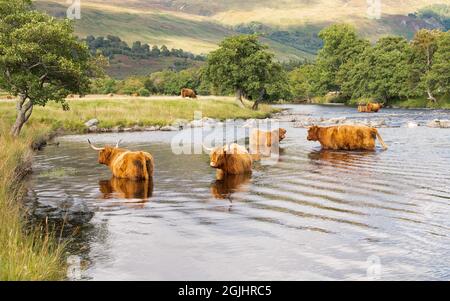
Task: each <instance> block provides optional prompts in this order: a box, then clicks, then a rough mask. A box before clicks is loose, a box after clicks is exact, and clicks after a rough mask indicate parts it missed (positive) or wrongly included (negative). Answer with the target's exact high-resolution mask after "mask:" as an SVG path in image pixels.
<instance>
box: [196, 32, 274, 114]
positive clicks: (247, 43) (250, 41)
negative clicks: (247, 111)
mask: <svg viewBox="0 0 450 301" xmlns="http://www.w3.org/2000/svg"><path fill="white" fill-rule="evenodd" d="M273 64H274V63H273V54H272V53H269V52H267V46H265V45H261V44H260V43H259V41H258V37H257V36H256V35H238V36H232V37H228V38H226V39H224V40H223V41H222V42H221V43H220V45H219V49H217V50H215V51H213V52H211V53H210V54H209V55H208V59H207V64H206V67H205V69H204V72H205V74H204V76H205V78H206V79H207V80H209V81H210V82H211V83H212V84H213V85H215V86H217V87H221V88H229V89H233V90H234V91H235V95H236V102H237V104H238V105H239V106H240V107H243V106H244V103H243V101H242V96H243V95H244V94H245V95H251V94H254V93H255V91H258V93H261V95H262V94H263V93H264V91H262V90H263V89H264V85H265V84H266V83H267V82H268V80H269V78H270V76H271V72H270V70H271V69H273V68H272V67H273V66H274V65H273Z"/></svg>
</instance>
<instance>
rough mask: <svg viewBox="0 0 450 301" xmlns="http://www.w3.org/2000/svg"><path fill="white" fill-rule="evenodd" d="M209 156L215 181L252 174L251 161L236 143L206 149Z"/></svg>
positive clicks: (242, 148) (246, 152)
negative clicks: (214, 169)
mask: <svg viewBox="0 0 450 301" xmlns="http://www.w3.org/2000/svg"><path fill="white" fill-rule="evenodd" d="M206 149H207V150H208V151H209V152H210V154H209V157H210V159H211V162H210V166H211V167H213V168H216V169H217V171H216V179H217V180H222V179H223V178H224V176H226V175H239V174H245V173H251V172H252V164H253V160H252V157H251V156H250V154H249V153H248V151H247V150H246V149H245V147H243V146H240V145H238V144H236V143H232V144H230V145H225V146H218V147H215V148H210V149H208V148H206Z"/></svg>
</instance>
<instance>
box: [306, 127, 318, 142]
mask: <svg viewBox="0 0 450 301" xmlns="http://www.w3.org/2000/svg"><path fill="white" fill-rule="evenodd" d="M317 140H319V127H318V126H317V125H313V126H311V127H310V128H309V129H308V141H317Z"/></svg>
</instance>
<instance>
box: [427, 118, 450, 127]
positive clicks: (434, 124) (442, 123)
mask: <svg viewBox="0 0 450 301" xmlns="http://www.w3.org/2000/svg"><path fill="white" fill-rule="evenodd" d="M427 126H428V127H431V128H442V129H448V128H450V120H447V119H445V120H439V119H435V120H433V121H430V122H428V123H427Z"/></svg>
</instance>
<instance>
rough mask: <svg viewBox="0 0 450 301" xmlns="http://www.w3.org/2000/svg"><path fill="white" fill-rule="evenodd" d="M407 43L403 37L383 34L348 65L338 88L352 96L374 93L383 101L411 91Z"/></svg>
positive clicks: (368, 95)
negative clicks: (343, 79)
mask: <svg viewBox="0 0 450 301" xmlns="http://www.w3.org/2000/svg"><path fill="white" fill-rule="evenodd" d="M410 56H411V47H410V45H409V44H408V41H407V40H406V39H405V38H403V37H385V38H382V39H380V40H379V41H378V42H377V43H376V45H375V46H374V47H370V48H367V49H366V50H365V51H364V52H363V53H362V54H361V55H360V57H359V59H358V60H356V61H355V62H354V63H353V64H351V65H347V67H351V68H349V69H345V68H343V69H342V72H344V73H346V74H347V77H346V81H345V82H343V83H342V91H343V93H344V94H345V95H349V96H350V97H352V98H358V97H374V98H379V99H382V100H383V101H387V100H389V99H392V98H397V97H406V96H409V95H410V94H411V90H410V88H409V86H408V80H409V77H410V69H409V67H408V66H409V64H408V62H409V58H410Z"/></svg>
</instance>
